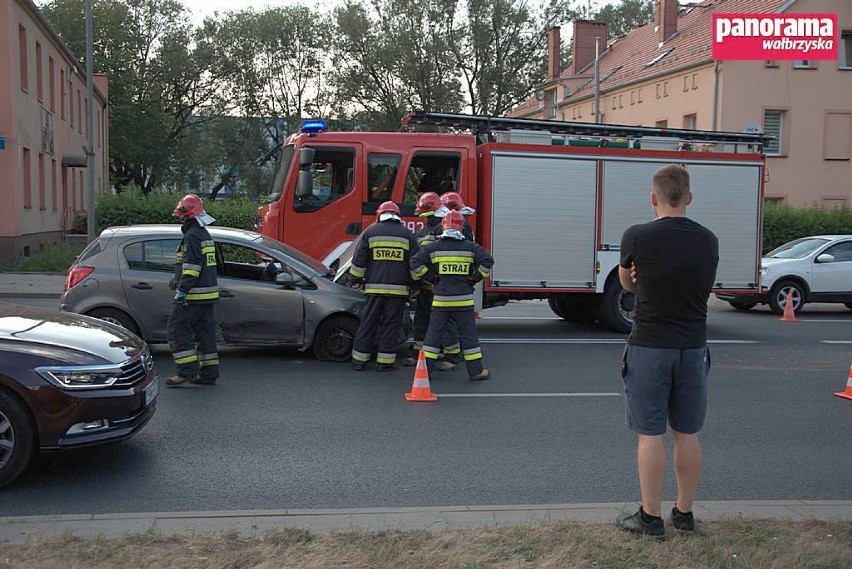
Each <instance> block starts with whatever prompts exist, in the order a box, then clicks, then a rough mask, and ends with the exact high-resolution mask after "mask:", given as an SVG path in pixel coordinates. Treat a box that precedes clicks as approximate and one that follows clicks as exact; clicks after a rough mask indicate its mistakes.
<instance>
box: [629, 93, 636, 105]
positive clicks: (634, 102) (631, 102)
mask: <svg viewBox="0 0 852 569" xmlns="http://www.w3.org/2000/svg"><path fill="white" fill-rule="evenodd" d="M630 104H631V105H635V104H636V91H630Z"/></svg>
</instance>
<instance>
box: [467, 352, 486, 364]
mask: <svg viewBox="0 0 852 569" xmlns="http://www.w3.org/2000/svg"><path fill="white" fill-rule="evenodd" d="M481 359H482V353H481V352H480V353H478V354H465V355H464V361H466V362H472V361H474V360H481Z"/></svg>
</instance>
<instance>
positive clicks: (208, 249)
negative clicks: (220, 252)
mask: <svg viewBox="0 0 852 569" xmlns="http://www.w3.org/2000/svg"><path fill="white" fill-rule="evenodd" d="M201 252H202V253H204V254H205V255H206V254H207V253H215V252H216V247H202V248H201Z"/></svg>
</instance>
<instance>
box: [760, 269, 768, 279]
mask: <svg viewBox="0 0 852 569" xmlns="http://www.w3.org/2000/svg"><path fill="white" fill-rule="evenodd" d="M768 274H769V267H760V276H762V277H765V276H766V275H768Z"/></svg>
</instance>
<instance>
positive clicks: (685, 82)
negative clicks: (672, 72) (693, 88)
mask: <svg viewBox="0 0 852 569" xmlns="http://www.w3.org/2000/svg"><path fill="white" fill-rule="evenodd" d="M687 91H689V75H684V76H683V92H684V93H686V92H687Z"/></svg>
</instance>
